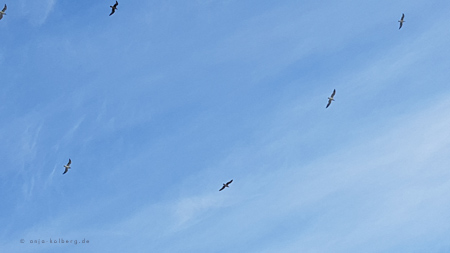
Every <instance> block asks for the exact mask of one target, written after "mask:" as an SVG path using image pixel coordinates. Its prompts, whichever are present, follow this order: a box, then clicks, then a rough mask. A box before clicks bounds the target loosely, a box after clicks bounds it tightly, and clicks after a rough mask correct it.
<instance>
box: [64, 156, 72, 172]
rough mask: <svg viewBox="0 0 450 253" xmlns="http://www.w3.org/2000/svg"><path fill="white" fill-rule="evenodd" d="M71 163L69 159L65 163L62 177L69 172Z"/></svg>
mask: <svg viewBox="0 0 450 253" xmlns="http://www.w3.org/2000/svg"><path fill="white" fill-rule="evenodd" d="M71 163H72V161H71V160H70V158H69V162H68V163H67V165H64V168H65V170H64V173H63V175H64V174H66V173H67V171H69V169H70V164H71Z"/></svg>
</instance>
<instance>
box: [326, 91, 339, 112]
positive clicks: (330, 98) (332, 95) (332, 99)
mask: <svg viewBox="0 0 450 253" xmlns="http://www.w3.org/2000/svg"><path fill="white" fill-rule="evenodd" d="M334 94H336V90H333V94H331V97H329V98H328V104H327V107H325V108H328V106H330V104H331V101H334Z"/></svg>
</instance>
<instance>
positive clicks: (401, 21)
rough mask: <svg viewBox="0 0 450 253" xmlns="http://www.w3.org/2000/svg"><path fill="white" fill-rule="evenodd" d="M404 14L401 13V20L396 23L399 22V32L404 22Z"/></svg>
mask: <svg viewBox="0 0 450 253" xmlns="http://www.w3.org/2000/svg"><path fill="white" fill-rule="evenodd" d="M404 19H405V13H402V18H401V19H400V20H399V21H398V22H400V27H399V28H398V29H399V30H400V29H401V28H402V26H403V22H405V20H404Z"/></svg>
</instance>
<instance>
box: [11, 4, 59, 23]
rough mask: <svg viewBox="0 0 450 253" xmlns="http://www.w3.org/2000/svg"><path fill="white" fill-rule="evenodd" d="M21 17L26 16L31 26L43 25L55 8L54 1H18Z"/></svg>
mask: <svg viewBox="0 0 450 253" xmlns="http://www.w3.org/2000/svg"><path fill="white" fill-rule="evenodd" d="M19 3H20V6H21V10H22V15H23V16H26V17H27V18H28V20H29V21H30V23H31V24H33V25H35V26H41V25H43V24H44V23H45V22H46V20H47V18H48V16H49V15H50V14H51V12H52V10H53V8H54V7H55V4H56V0H42V1H32V0H20V1H19Z"/></svg>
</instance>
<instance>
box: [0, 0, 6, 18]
mask: <svg viewBox="0 0 450 253" xmlns="http://www.w3.org/2000/svg"><path fill="white" fill-rule="evenodd" d="M7 8H8V7H6V4H5V7H3V9H2V10H1V11H0V19H2V18H3V15H6V13H5V11H6V9H7Z"/></svg>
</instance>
